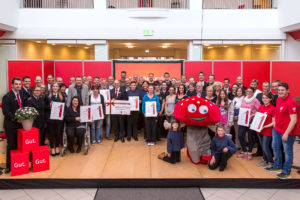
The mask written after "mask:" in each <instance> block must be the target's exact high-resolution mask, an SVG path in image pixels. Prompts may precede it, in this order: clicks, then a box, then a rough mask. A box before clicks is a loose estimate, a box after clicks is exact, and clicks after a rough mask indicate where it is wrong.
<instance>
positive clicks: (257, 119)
mask: <svg viewBox="0 0 300 200" xmlns="http://www.w3.org/2000/svg"><path fill="white" fill-rule="evenodd" d="M266 119H267V114H266V113H261V112H257V113H255V116H254V118H253V121H252V123H251V125H250V129H251V130H254V131H256V132H259V133H260V132H261V130H262V129H263V127H264V124H265V122H266Z"/></svg>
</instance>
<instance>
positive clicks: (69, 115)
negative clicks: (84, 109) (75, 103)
mask: <svg viewBox="0 0 300 200" xmlns="http://www.w3.org/2000/svg"><path fill="white" fill-rule="evenodd" d="M76 117H80V110H79V109H78V112H74V110H73V108H72V106H70V107H68V108H67V109H66V116H65V120H66V122H67V128H68V127H78V126H80V125H85V123H81V122H78V121H76Z"/></svg>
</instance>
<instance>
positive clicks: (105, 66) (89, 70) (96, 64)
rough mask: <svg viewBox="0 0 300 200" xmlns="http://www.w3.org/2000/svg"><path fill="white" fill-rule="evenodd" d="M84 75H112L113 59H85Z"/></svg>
mask: <svg viewBox="0 0 300 200" xmlns="http://www.w3.org/2000/svg"><path fill="white" fill-rule="evenodd" d="M84 75H85V76H92V77H93V78H94V77H95V76H99V77H100V78H108V77H109V76H111V75H112V71H111V61H84Z"/></svg>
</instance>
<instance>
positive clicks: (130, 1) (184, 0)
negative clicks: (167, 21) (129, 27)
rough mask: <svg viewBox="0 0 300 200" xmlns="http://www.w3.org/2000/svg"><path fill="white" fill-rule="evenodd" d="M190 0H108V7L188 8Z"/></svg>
mask: <svg viewBox="0 0 300 200" xmlns="http://www.w3.org/2000/svg"><path fill="white" fill-rule="evenodd" d="M188 5H189V0H107V4H106V7H107V8H108V9H114V8H116V9H123V8H126V9H131V8H165V9H188V7H189V6H188Z"/></svg>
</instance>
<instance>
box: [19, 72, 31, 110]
mask: <svg viewBox="0 0 300 200" xmlns="http://www.w3.org/2000/svg"><path fill="white" fill-rule="evenodd" d="M22 81H23V87H22V88H21V90H20V94H22V96H23V102H24V104H26V101H27V99H28V98H29V97H30V95H31V90H30V85H31V79H30V77H29V76H24V77H23V78H22Z"/></svg>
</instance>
